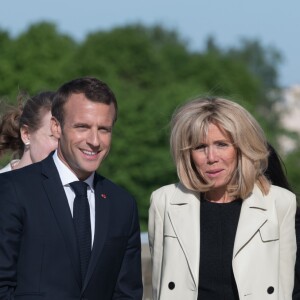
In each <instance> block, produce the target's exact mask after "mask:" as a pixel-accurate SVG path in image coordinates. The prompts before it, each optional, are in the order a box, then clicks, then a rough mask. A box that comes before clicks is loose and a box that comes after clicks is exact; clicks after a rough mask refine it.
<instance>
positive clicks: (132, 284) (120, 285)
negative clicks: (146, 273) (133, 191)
mask: <svg viewBox="0 0 300 300" xmlns="http://www.w3.org/2000/svg"><path fill="white" fill-rule="evenodd" d="M142 297H143V283H142V268H141V233H140V225H139V218H138V212H137V207H136V203H135V201H133V213H132V223H131V230H130V235H129V238H128V242H127V247H126V252H125V255H124V259H123V262H122V266H121V270H120V273H119V276H118V281H117V284H116V287H115V292H114V295H113V298H112V299H113V300H125V299H126V300H129V299H130V300H141V299H142Z"/></svg>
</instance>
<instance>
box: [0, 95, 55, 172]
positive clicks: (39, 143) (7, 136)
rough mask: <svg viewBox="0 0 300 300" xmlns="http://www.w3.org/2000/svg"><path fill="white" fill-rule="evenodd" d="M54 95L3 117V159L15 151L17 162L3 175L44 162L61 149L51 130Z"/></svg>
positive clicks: (31, 100) (30, 101)
mask: <svg viewBox="0 0 300 300" xmlns="http://www.w3.org/2000/svg"><path fill="white" fill-rule="evenodd" d="M54 95H55V93H54V92H51V91H47V92H42V93H39V94H38V95H36V96H34V97H32V98H29V99H28V100H27V101H26V102H25V105H24V106H21V105H20V106H19V107H16V108H12V109H10V110H8V111H7V112H6V113H5V114H4V115H3V116H2V118H1V122H0V155H1V156H2V155H3V154H4V153H6V152H7V151H11V152H12V153H13V156H14V159H13V160H12V161H11V162H10V163H9V164H8V165H7V166H5V167H4V168H2V169H1V170H0V173H3V172H7V171H11V170H14V169H19V168H22V167H25V166H27V165H30V164H32V163H35V162H38V161H41V160H42V159H44V158H46V157H47V156H48V155H49V153H50V152H52V151H54V150H55V149H56V148H57V139H56V138H55V137H54V136H53V134H52V132H51V128H50V119H51V116H52V115H51V106H52V101H53V98H54Z"/></svg>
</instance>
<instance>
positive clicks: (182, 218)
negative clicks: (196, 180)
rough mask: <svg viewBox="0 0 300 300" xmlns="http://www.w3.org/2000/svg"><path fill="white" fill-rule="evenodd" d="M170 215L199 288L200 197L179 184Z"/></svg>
mask: <svg viewBox="0 0 300 300" xmlns="http://www.w3.org/2000/svg"><path fill="white" fill-rule="evenodd" d="M168 214H169V219H170V221H171V224H172V226H173V229H174V231H175V233H176V236H177V238H178V241H179V243H180V246H181V248H182V250H183V252H184V254H185V257H186V259H187V263H188V265H189V270H190V271H191V275H192V278H193V280H194V284H195V287H197V286H198V277H199V263H200V221H199V220H200V195H199V194H198V193H193V192H191V191H189V190H187V189H185V188H184V187H183V186H182V185H181V184H179V185H178V187H177V188H176V191H175V193H174V195H173V197H172V199H171V201H170V208H169V212H168Z"/></svg>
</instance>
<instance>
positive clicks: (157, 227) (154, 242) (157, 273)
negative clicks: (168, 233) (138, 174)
mask: <svg viewBox="0 0 300 300" xmlns="http://www.w3.org/2000/svg"><path fill="white" fill-rule="evenodd" d="M156 195H157V194H156V193H153V194H152V195H151V199H150V201H151V204H150V209H149V222H148V235H149V247H150V253H151V261H152V293H153V295H152V296H153V300H158V299H159V289H160V278H161V266H162V257H163V218H162V216H161V214H160V212H159V209H158V207H157V203H156V202H157V200H158V197H157V196H156Z"/></svg>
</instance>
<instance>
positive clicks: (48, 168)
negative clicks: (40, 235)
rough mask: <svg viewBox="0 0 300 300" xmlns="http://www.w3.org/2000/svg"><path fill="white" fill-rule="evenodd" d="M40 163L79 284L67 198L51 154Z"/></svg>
mask: <svg viewBox="0 0 300 300" xmlns="http://www.w3.org/2000/svg"><path fill="white" fill-rule="evenodd" d="M41 164H42V174H43V175H44V177H45V179H44V181H43V185H44V189H45V191H46V194H47V196H48V199H49V201H50V205H51V207H52V209H53V212H54V215H55V218H56V221H57V223H58V226H59V228H60V231H61V233H62V236H63V238H64V241H65V246H66V249H67V253H68V254H69V255H70V259H71V263H72V265H73V268H74V272H75V276H76V278H77V281H78V284H79V286H81V280H80V264H79V252H78V248H77V243H76V236H75V231H74V226H73V219H72V215H71V211H70V207H69V205H68V200H67V197H66V194H65V191H64V188H63V186H62V182H61V180H60V177H59V174H58V171H57V169H56V166H55V164H54V161H53V158H52V155H49V156H48V158H47V159H45V160H43V161H42V162H41Z"/></svg>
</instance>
